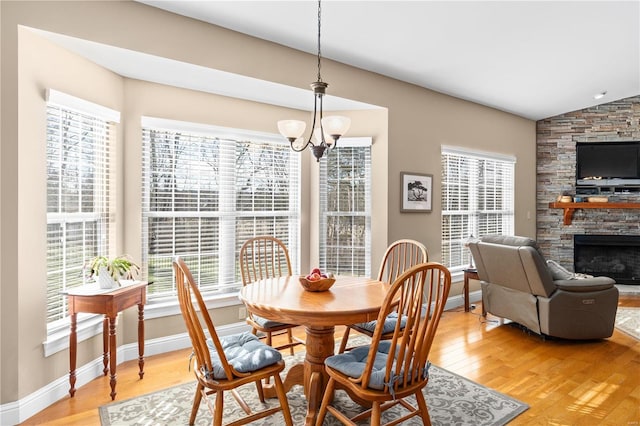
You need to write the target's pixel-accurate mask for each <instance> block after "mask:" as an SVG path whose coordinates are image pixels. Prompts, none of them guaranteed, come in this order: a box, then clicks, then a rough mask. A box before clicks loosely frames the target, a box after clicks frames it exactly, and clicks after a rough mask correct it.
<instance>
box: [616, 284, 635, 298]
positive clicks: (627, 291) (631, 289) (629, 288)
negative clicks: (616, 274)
mask: <svg viewBox="0 0 640 426" xmlns="http://www.w3.org/2000/svg"><path fill="white" fill-rule="evenodd" d="M616 288H617V289H618V291H619V292H620V294H621V295H622V294H624V295H638V296H640V284H616Z"/></svg>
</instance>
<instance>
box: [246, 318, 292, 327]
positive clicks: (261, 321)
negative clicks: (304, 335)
mask: <svg viewBox="0 0 640 426" xmlns="http://www.w3.org/2000/svg"><path fill="white" fill-rule="evenodd" d="M253 320H254V321H255V322H256V324H258V325H259V326H260V327H262V328H275V327H280V326H283V325H289V324H285V323H282V322H278V321H273V320H270V319H266V318H262V317H260V316H258V315H254V316H253Z"/></svg>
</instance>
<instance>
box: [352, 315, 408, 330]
mask: <svg viewBox="0 0 640 426" xmlns="http://www.w3.org/2000/svg"><path fill="white" fill-rule="evenodd" d="M397 323H398V313H397V312H391V313H390V314H389V315H387V317H386V318H385V319H384V326H383V327H382V334H387V333H392V332H393V330H395V328H396V324H397ZM376 324H378V321H377V320H373V321H369V322H361V323H358V324H355V325H356V326H357V327H360V328H362V329H364V330H367V331H369V332H371V333H373V331H374V330H375V329H376ZM406 324H407V318H406V317H405V316H403V317H402V321H401V322H400V327H401V329H403V330H404V327H405V326H406Z"/></svg>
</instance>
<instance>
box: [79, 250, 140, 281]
mask: <svg viewBox="0 0 640 426" xmlns="http://www.w3.org/2000/svg"><path fill="white" fill-rule="evenodd" d="M84 270H85V274H86V277H87V278H92V277H94V276H95V277H96V282H97V283H98V285H99V286H100V288H103V289H109V288H117V287H119V286H120V283H119V280H120V279H121V278H126V279H133V278H135V276H136V275H137V274H138V273H139V272H140V267H139V266H138V265H137V264H136V263H135V262H134V261H133V260H132V259H131V257H130V256H129V255H126V254H123V255H120V256H117V257H114V258H112V259H110V258H108V257H107V256H96V257H94V258H93V259H91V260H90V261H89V262H87V264H86V265H85V267H84Z"/></svg>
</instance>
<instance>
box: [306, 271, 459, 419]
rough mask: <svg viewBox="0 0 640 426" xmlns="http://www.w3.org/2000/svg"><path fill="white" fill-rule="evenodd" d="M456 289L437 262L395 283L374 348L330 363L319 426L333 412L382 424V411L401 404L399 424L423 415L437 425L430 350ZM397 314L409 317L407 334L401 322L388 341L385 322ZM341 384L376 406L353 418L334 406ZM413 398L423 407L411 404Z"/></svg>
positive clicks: (356, 397)
mask: <svg viewBox="0 0 640 426" xmlns="http://www.w3.org/2000/svg"><path fill="white" fill-rule="evenodd" d="M450 288H451V274H450V273H449V270H448V269H447V268H446V267H444V266H443V265H441V264H439V263H433V262H431V263H423V264H419V265H416V266H414V267H412V268H410V269H409V270H407V271H406V272H404V273H403V274H402V275H400V276H399V277H398V278H397V279H396V280H395V281H394V283H393V284H392V285H391V288H390V289H389V292H388V293H387V295H386V297H385V300H384V302H383V304H382V308H381V309H380V313H379V315H378V322H377V324H376V329H375V331H374V333H373V338H372V340H371V344H369V345H366V346H362V347H358V348H355V349H352V350H350V351H348V352H345V353H342V354H337V355H334V356H331V357H329V358H327V359H326V360H325V370H326V371H327V374H328V375H329V382H328V384H327V389H326V391H325V393H324V397H323V399H322V404H321V406H320V410H319V411H318V416H317V419H316V426H320V425H322V423H323V421H324V419H325V416H326V415H327V412H330V413H331V414H333V415H334V416H335V417H336V418H337V419H338V420H339V421H340V422H341V423H343V424H347V425H354V424H355V422H359V421H361V420H363V419H367V418H370V424H371V425H375V426H377V425H380V421H381V416H382V412H384V411H385V410H388V409H389V408H391V407H394V406H396V405H398V404H400V405H401V406H402V407H404V408H405V409H406V410H407V411H408V413H407V414H404V411H402V412H401V415H402V417H401V418H394V420H393V424H401V423H402V422H404V421H405V420H407V419H409V418H411V417H414V416H420V417H421V419H422V423H423V424H425V425H430V424H431V420H430V418H429V410H428V408H427V404H426V401H425V398H424V395H423V393H422V389H423V388H424V387H425V386H426V385H427V382H428V381H429V367H430V365H431V364H430V362H429V359H428V357H429V351H430V349H431V344H432V342H433V338H434V336H435V334H436V330H437V328H438V323H439V322H440V317H441V315H442V312H443V311H444V306H445V303H446V301H447V297H448V295H449V289H450ZM424 307H426V312H425V311H424V309H425V308H424ZM391 312H397V313H398V314H399V315H401V316H404V317H406V323H405V327H404V330H403V329H402V328H401V327H400V323H399V322H396V326H395V328H394V330H393V332H392V334H391V338H390V339H389V340H382V336H383V335H384V334H386V333H385V330H384V320H385V318H387V317H388V315H389V314H390V313H391ZM336 386H339V387H340V388H341V389H344V390H345V391H346V392H347V393H348V394H349V396H350V397H351V398H352V399H353V400H354V401H357V402H358V403H359V404H360V405H365V406H368V405H367V403H370V404H371V408H369V409H367V410H365V411H363V412H361V413H358V414H357V415H355V416H353V417H351V418H349V417H348V416H347V415H345V414H344V413H342V412H341V411H340V408H341V407H338V406H335V407H334V406H332V405H330V404H331V402H332V399H333V393H334V390H335V388H336ZM411 395H413V396H415V399H416V402H417V405H418V406H417V407H414V406H413V405H412V404H411V403H409V402H407V401H406V400H405V398H406V397H408V396H411Z"/></svg>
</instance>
